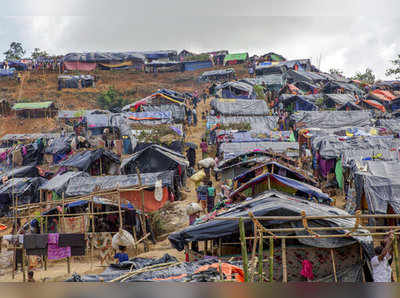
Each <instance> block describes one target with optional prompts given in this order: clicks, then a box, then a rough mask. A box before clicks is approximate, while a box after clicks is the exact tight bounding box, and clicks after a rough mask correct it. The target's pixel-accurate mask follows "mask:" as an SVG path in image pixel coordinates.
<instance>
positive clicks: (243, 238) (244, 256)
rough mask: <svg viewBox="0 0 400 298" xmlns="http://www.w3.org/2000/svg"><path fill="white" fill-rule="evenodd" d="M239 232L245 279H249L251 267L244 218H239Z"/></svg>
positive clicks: (246, 280)
mask: <svg viewBox="0 0 400 298" xmlns="http://www.w3.org/2000/svg"><path fill="white" fill-rule="evenodd" d="M239 233H240V245H241V248H242V259H243V271H244V281H245V282H248V281H249V270H248V269H249V267H248V259H247V246H246V232H245V229H244V222H243V218H240V219H239Z"/></svg>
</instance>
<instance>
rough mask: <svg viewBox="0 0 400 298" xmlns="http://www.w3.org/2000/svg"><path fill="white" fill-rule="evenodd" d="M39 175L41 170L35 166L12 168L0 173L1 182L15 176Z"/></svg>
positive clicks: (29, 176)
mask: <svg viewBox="0 0 400 298" xmlns="http://www.w3.org/2000/svg"><path fill="white" fill-rule="evenodd" d="M39 176H40V175H39V170H38V168H37V167H35V166H23V167H18V168H12V169H10V170H6V171H3V172H2V173H0V184H2V183H4V182H6V181H7V180H10V179H13V178H34V177H39Z"/></svg>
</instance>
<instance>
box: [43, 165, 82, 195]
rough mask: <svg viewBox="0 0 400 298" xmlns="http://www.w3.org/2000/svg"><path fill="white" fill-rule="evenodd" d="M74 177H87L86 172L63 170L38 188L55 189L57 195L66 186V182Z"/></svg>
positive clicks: (63, 190)
mask: <svg viewBox="0 0 400 298" xmlns="http://www.w3.org/2000/svg"><path fill="white" fill-rule="evenodd" d="M75 177H89V174H88V173H86V172H71V171H70V172H65V173H63V174H58V175H56V176H54V177H53V178H51V179H50V180H48V181H47V182H46V183H44V184H43V185H42V186H41V187H40V189H44V190H48V191H55V192H56V193H57V194H58V195H61V194H62V193H63V192H65V190H66V189H67V187H68V183H69V182H70V181H71V179H72V178H75Z"/></svg>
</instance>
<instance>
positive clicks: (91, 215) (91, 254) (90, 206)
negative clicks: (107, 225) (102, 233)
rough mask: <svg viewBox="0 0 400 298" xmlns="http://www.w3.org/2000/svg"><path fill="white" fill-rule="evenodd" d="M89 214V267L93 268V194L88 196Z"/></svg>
mask: <svg viewBox="0 0 400 298" xmlns="http://www.w3.org/2000/svg"><path fill="white" fill-rule="evenodd" d="M89 208H90V216H89V218H90V219H91V224H92V234H91V237H90V268H93V259H94V237H95V233H96V231H95V226H94V198H93V196H92V197H91V198H90V205H89Z"/></svg>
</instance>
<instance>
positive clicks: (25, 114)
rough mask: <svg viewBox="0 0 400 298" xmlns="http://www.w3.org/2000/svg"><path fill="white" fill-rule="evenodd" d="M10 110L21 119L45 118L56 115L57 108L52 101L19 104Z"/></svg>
mask: <svg viewBox="0 0 400 298" xmlns="http://www.w3.org/2000/svg"><path fill="white" fill-rule="evenodd" d="M12 110H13V111H15V113H16V115H17V116H18V117H22V118H46V117H54V116H56V115H57V107H56V106H55V104H54V102H52V101H42V102H19V103H16V104H14V105H13V107H12Z"/></svg>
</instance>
